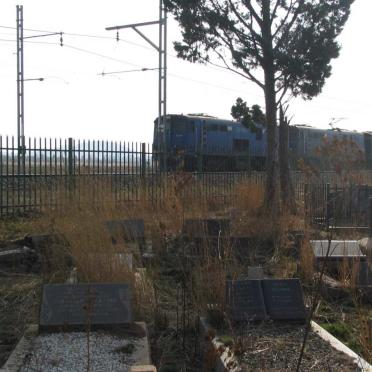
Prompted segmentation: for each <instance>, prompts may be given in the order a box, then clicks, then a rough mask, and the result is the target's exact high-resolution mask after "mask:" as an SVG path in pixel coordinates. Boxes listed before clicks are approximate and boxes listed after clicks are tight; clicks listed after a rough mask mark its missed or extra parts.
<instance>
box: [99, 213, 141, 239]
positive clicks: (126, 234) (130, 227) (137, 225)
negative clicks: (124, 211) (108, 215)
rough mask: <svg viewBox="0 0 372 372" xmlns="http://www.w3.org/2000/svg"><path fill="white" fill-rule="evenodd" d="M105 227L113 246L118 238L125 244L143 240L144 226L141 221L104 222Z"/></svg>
mask: <svg viewBox="0 0 372 372" xmlns="http://www.w3.org/2000/svg"><path fill="white" fill-rule="evenodd" d="M106 227H107V229H108V231H109V232H110V234H111V238H112V242H113V244H117V243H118V241H117V239H118V238H119V239H122V240H123V241H125V242H135V241H143V240H145V224H144V222H143V220H142V219H133V220H111V221H106Z"/></svg>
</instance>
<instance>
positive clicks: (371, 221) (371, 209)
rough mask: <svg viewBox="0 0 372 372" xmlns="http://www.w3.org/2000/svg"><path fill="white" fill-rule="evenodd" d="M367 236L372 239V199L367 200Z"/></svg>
mask: <svg viewBox="0 0 372 372" xmlns="http://www.w3.org/2000/svg"><path fill="white" fill-rule="evenodd" d="M368 236H369V237H370V238H372V197H369V198H368Z"/></svg>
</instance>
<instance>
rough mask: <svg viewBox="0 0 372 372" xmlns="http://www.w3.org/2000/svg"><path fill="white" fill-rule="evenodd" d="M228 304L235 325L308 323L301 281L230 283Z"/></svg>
mask: <svg viewBox="0 0 372 372" xmlns="http://www.w3.org/2000/svg"><path fill="white" fill-rule="evenodd" d="M226 304H227V309H228V312H229V314H230V318H231V320H232V321H233V322H241V321H257V320H264V319H266V318H271V319H272V320H294V321H304V320H305V319H306V310H305V305H304V298H303V293H302V288H301V283H300V280H299V279H262V280H259V279H245V280H234V281H233V280H228V281H226Z"/></svg>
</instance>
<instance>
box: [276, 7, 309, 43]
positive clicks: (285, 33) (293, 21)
mask: <svg viewBox="0 0 372 372" xmlns="http://www.w3.org/2000/svg"><path fill="white" fill-rule="evenodd" d="M296 2H297V3H298V6H297V9H296V10H295V12H294V15H293V17H292V19H291V20H290V22H288V25H287V26H286V27H285V31H284V32H283V34H282V36H281V38H280V39H279V40H278V42H277V44H276V46H275V47H274V50H278V49H279V48H280V46H281V44H283V42H284V40H285V38H286V37H287V35H288V33H289V31H290V30H291V28H292V26H293V24H294V23H295V22H296V19H297V18H298V15H299V14H300V10H301V8H302V6H303V5H304V0H296ZM294 4H295V3H292V2H291V6H290V8H289V9H288V12H287V14H286V16H285V17H284V20H283V21H282V22H281V25H280V26H279V27H278V29H277V30H276V31H275V33H274V35H273V39H274V38H275V37H276V35H277V34H278V32H279V30H280V29H282V28H283V27H284V23H285V22H286V21H287V19H288V16H289V14H290V12H291V10H292V9H293V6H294Z"/></svg>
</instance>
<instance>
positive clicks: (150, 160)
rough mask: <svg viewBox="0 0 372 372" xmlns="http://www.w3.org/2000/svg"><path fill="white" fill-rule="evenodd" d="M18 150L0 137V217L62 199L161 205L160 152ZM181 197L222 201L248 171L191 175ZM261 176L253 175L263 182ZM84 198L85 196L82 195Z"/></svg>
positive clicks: (165, 175) (76, 145)
mask: <svg viewBox="0 0 372 372" xmlns="http://www.w3.org/2000/svg"><path fill="white" fill-rule="evenodd" d="M25 143H26V145H25V148H18V146H17V141H16V139H15V138H14V137H0V180H1V187H0V216H1V217H4V216H9V215H17V214H24V213H29V212H35V211H39V210H41V209H42V208H44V207H54V206H58V205H59V204H61V203H64V202H66V200H72V201H73V202H79V201H84V200H85V201H86V200H88V199H89V200H90V201H92V200H93V201H94V202H105V201H107V200H112V199H114V200H115V202H117V203H122V202H132V201H138V200H143V199H144V198H145V199H146V200H150V201H151V202H153V203H155V204H159V203H161V201H162V199H163V198H164V196H165V195H166V192H167V186H168V185H169V182H167V181H169V177H171V174H170V173H169V172H164V171H161V168H160V163H161V161H162V159H163V154H159V153H153V152H152V148H151V145H149V144H145V143H136V142H117V141H100V140H99V141H94V140H93V141H91V140H74V139H72V138H68V139H46V138H43V139H41V138H38V139H36V138H33V139H31V138H29V139H28V140H26V141H25ZM192 178H193V180H194V181H195V180H196V181H197V182H191V184H190V185H191V187H190V188H189V189H188V190H187V191H186V193H187V195H184V196H185V197H186V196H187V197H192V196H193V195H195V196H196V195H198V196H200V192H202V194H203V195H205V196H206V197H209V196H214V197H216V198H220V199H221V200H225V199H226V197H228V196H231V195H232V194H233V192H232V190H233V185H235V184H236V183H237V182H242V181H244V180H247V179H248V178H250V175H249V173H247V172H199V173H198V172H196V173H193V176H192ZM263 178H264V174H262V173H261V174H257V176H256V182H258V183H260V184H261V183H262V182H263ZM87 194H89V195H87Z"/></svg>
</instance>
